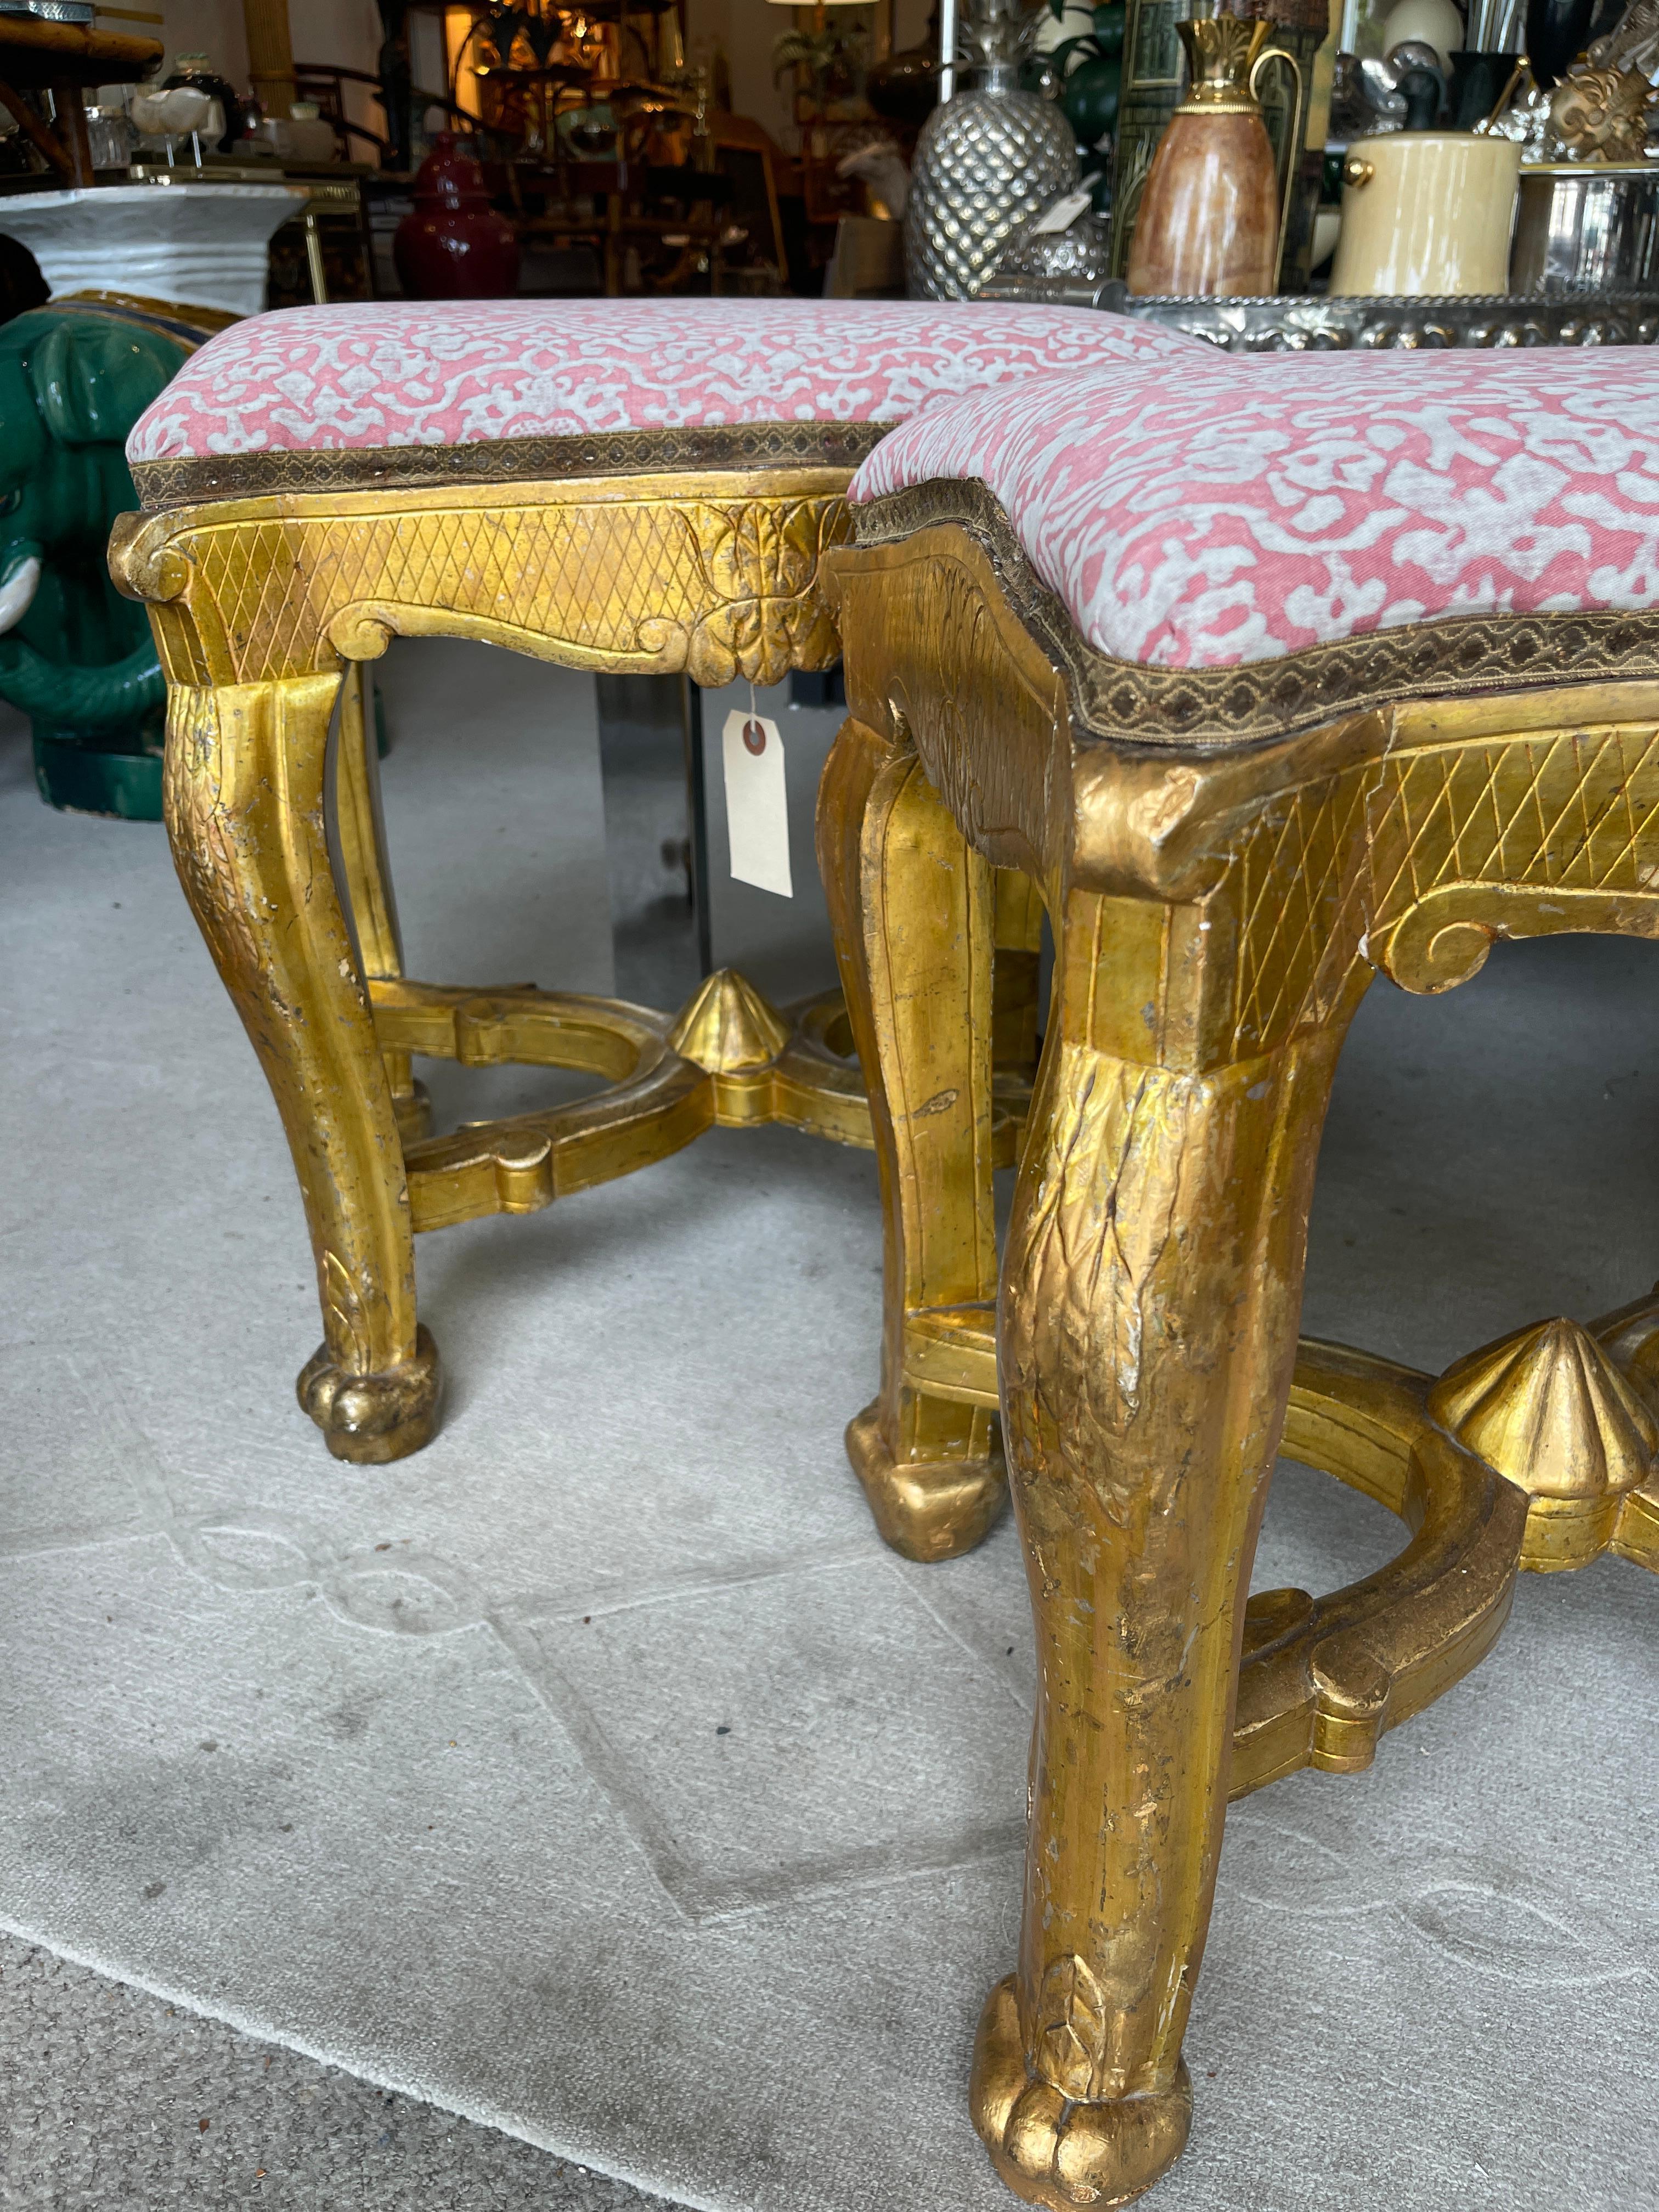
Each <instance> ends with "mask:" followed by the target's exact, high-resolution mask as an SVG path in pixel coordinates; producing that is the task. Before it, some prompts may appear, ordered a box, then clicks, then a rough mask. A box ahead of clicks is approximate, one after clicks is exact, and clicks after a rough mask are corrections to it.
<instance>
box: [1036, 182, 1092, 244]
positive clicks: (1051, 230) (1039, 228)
mask: <svg viewBox="0 0 1659 2212" xmlns="http://www.w3.org/2000/svg"><path fill="white" fill-rule="evenodd" d="M1094 196H1095V188H1094V186H1093V185H1085V186H1084V187H1083V189H1082V191H1079V192H1062V193H1061V194H1060V197H1059V198H1058V199H1057V200H1056V201H1055V202H1054V205H1053V206H1052V207H1051V208H1048V209H1047V210H1045V211H1044V212H1043V213H1042V215H1040V216H1038V217H1037V219H1036V222H1034V223H1033V224H1032V225H1031V228H1030V230H1028V231H1027V232H1026V234H1025V235H1026V236H1027V237H1028V238H1053V237H1054V236H1055V235H1056V234H1057V233H1058V232H1060V231H1062V230H1069V229H1070V228H1071V227H1072V225H1073V223H1074V222H1076V221H1077V219H1078V217H1079V216H1080V215H1081V214H1082V213H1083V210H1085V208H1086V207H1087V206H1088V204H1089V203H1090V202H1091V200H1092V199H1093V197H1094Z"/></svg>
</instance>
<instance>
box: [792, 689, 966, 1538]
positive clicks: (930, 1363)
mask: <svg viewBox="0 0 1659 2212" xmlns="http://www.w3.org/2000/svg"><path fill="white" fill-rule="evenodd" d="M818 859H819V864H820V866H821V867H822V869H823V880H824V885H825V890H826V893H827V896H828V900H829V915H830V920H831V921H832V922H833V923H834V925H835V930H836V952H837V957H838V959H839V962H840V966H841V975H842V987H843V989H844V991H845V993H846V996H847V1007H848V1015H849V1017H850V1018H851V1022H852V1027H853V1035H854V1040H855V1041H856V1042H857V1045H858V1050H859V1058H860V1062H861V1063H862V1066H863V1068H864V1074H865V1080H866V1085H868V1088H869V1092H870V1107H871V1118H872V1122H873V1124H874V1128H875V1137H876V1157H877V1161H878V1167H879V1171H880V1176H881V1192H882V1208H883V1221H884V1301H883V1329H882V1360H881V1392H880V1395H879V1396H878V1398H877V1399H876V1401H875V1402H874V1403H873V1404H872V1405H871V1406H869V1407H866V1409H865V1411H864V1412H863V1413H860V1414H859V1415H858V1416H857V1418H856V1419H854V1421H853V1422H852V1423H851V1424H850V1425H849V1426H848V1431H847V1449H848V1456H849V1457H850V1458H851V1460H852V1462H853V1466H854V1469H855V1471H856V1472H857V1474H858V1477H859V1480H860V1482H861V1483H862V1484H863V1485H864V1488H865V1492H866V1496H867V1497H868V1498H869V1500H870V1504H871V1508H872V1511H873V1512H874V1514H875V1516H876V1522H877V1525H878V1527H879V1528H880V1530H881V1533H882V1534H883V1535H884V1537H885V1538H886V1540H887V1541H888V1542H889V1543H890V1544H891V1545H892V1546H893V1547H894V1548H895V1549H896V1550H897V1551H900V1552H902V1553H905V1554H906V1556H907V1557H908V1558H910V1559H950V1558H953V1557H954V1556H955V1555H956V1554H957V1553H960V1552H965V1551H968V1550H969V1549H971V1547H973V1546H974V1545H975V1544H977V1543H978V1542H979V1541H980V1540H981V1537H983V1536H984V1534H986V1532H987V1529H988V1528H990V1527H991V1525H992V1523H993V1522H994V1520H995V1519H996V1517H997V1515H998V1514H999V1513H1000V1510H1001V1509H1002V1504H1003V1500H1004V1498H1005V1496H1006V1486H1005V1481H1004V1475H1003V1466H1002V1447H1001V1440H1000V1433H999V1428H998V1422H997V1416H996V1413H995V1408H994V1400H992V1399H990V1398H989V1396H988V1395H987V1394H986V1393H985V1392H984V1391H983V1390H982V1389H978V1388H976V1387H975V1377H974V1376H971V1375H970V1374H969V1370H968V1368H967V1366H966V1365H965V1364H964V1366H963V1376H962V1378H961V1379H960V1380H957V1379H953V1376H952V1373H951V1368H952V1352H951V1335H952V1331H953V1328H964V1327H965V1328H972V1329H974V1330H975V1332H976V1333H977V1334H978V1336H979V1337H981V1338H982V1336H983V1334H984V1333H985V1332H986V1331H987V1330H988V1328H989V1326H990V1323H991V1319H992V1312H991V1304H990V1301H991V1300H992V1298H993V1297H994V1294H995V1281H996V1233H995V1223H994V1218H993V1214H992V1195H991V1049H992V1018H991V978H992V956H991V942H992V922H993V918H994V896H993V890H992V878H991V871H990V869H989V868H988V867H987V865H986V864H985V862H984V861H983V860H981V859H980V858H979V857H978V856H977V855H976V854H970V853H969V851H968V849H967V848H966V846H965V844H964V842H963V836H962V833H961V831H960V830H959V829H957V826H956V824H955V823H954V822H953V821H952V819H951V816H950V814H949V812H948V811H946V809H945V807H944V806H943V805H941V804H940V802H939V799H938V798H937V796H936V795H935V794H934V792H933V787H932V786H931V785H930V784H929V783H928V782H927V778H926V777H925V776H924V775H923V774H922V772H921V767H920V765H919V763H917V761H916V760H915V756H914V755H912V754H908V753H900V752H898V751H897V750H895V749H894V748H892V747H890V746H889V745H888V744H886V743H885V742H884V740H883V739H882V738H879V737H878V736H877V734H876V733H875V732H873V731H872V730H870V729H868V728H866V726H864V725H863V724H862V723H860V722H857V721H848V723H846V724H845V725H844V726H843V727H842V732H841V735H840V736H839V737H838V738H837V739H836V744H835V748H834V750H833V751H832V752H831V753H830V756H829V761H828V763H826V765H825V768H824V773H823V784H822V786H821V787H820V791H819V795H818Z"/></svg>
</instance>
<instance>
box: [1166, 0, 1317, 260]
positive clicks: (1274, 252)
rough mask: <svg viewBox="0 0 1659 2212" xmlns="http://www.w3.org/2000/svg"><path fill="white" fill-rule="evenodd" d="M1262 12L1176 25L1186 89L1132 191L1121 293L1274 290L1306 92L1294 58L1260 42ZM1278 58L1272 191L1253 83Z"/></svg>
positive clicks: (1265, 24) (1269, 32) (1267, 27)
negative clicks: (1287, 154)
mask: <svg viewBox="0 0 1659 2212" xmlns="http://www.w3.org/2000/svg"><path fill="white" fill-rule="evenodd" d="M1275 28H1276V26H1275V25H1274V24H1273V23H1271V22H1269V21H1267V19H1266V18H1265V17H1262V16H1250V17H1241V16H1237V15H1212V16H1208V17H1204V18H1200V19H1199V20H1198V21H1187V22H1184V23H1177V24H1176V31H1177V32H1178V33H1180V36H1181V42H1182V46H1185V47H1186V49H1187V64H1188V82H1189V89H1188V94H1187V97H1186V99H1185V100H1182V103H1181V105H1180V106H1179V107H1177V108H1176V112H1175V113H1174V114H1173V115H1172V116H1171V117H1170V124H1169V128H1168V129H1167V130H1166V131H1164V136H1163V137H1162V138H1161V139H1159V141H1158V151H1157V153H1156V154H1155V155H1153V156H1152V167H1151V169H1150V170H1149V172H1148V173H1147V177H1146V189H1145V191H1143V192H1142V194H1141V196H1140V208H1139V214H1138V216H1137V217H1136V221H1135V234H1134V240H1133V245H1132V246H1131V247H1130V250H1129V267H1128V286H1129V289H1130V291H1131V292H1133V293H1135V294H1138V295H1141V296H1142V297H1146V296H1147V295H1158V296H1162V297H1168V296H1170V295H1176V296H1182V297H1188V298H1190V297H1205V298H1210V299H1233V300H1237V299H1256V298H1261V296H1263V295H1265V294H1267V293H1271V292H1273V291H1274V290H1276V289H1277V288H1278V283H1279V259H1280V257H1281V256H1282V254H1283V252H1284V250H1285V228H1286V225H1287V224H1288V222H1289V221H1290V212H1291V192H1292V191H1293V190H1294V188H1295V182H1296V155H1297V149H1298V148H1299V145H1300V141H1301V134H1302V131H1303V128H1304V123H1303V117H1304V106H1305V89H1304V83H1303V77H1302V71H1301V69H1300V68H1299V67H1298V65H1297V60H1296V57H1295V56H1294V55H1293V54H1290V53H1287V52H1285V49H1284V47H1282V46H1269V45H1268V43H1267V41H1268V40H1269V39H1270V38H1271V37H1272V36H1273V32H1274V30H1275ZM1270 62H1281V63H1283V64H1284V65H1285V67H1286V68H1287V69H1288V70H1290V72H1291V76H1292V77H1293V79H1294V80H1295V84H1296V103H1295V115H1294V126H1293V128H1292V131H1291V149H1290V150H1291V158H1290V159H1289V161H1287V162H1286V163H1285V176H1284V182H1283V186H1282V188H1281V185H1280V181H1279V164H1278V163H1277V162H1276V161H1275V160H1274V158H1273V143H1272V141H1271V140H1270V139H1269V137H1268V136H1267V123H1266V121H1265V120H1264V119H1263V117H1262V113H1261V102H1260V101H1259V100H1257V98H1256V96H1255V87H1256V80H1257V78H1258V77H1259V76H1260V75H1261V71H1262V70H1264V69H1266V68H1267V64H1269V63H1270Z"/></svg>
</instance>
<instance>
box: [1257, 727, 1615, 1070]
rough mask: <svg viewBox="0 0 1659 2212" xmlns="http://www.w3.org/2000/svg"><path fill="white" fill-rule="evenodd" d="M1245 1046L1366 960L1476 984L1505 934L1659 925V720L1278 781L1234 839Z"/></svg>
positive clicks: (1332, 997) (1507, 739)
mask: <svg viewBox="0 0 1659 2212" xmlns="http://www.w3.org/2000/svg"><path fill="white" fill-rule="evenodd" d="M1231 897H1232V899H1233V900H1234V901H1236V910H1237V959H1236V970H1235V976H1236V981H1235V990H1236V1001H1235V1003H1236V1009H1237V1012H1236V1020H1235V1038H1236V1047H1237V1050H1238V1051H1239V1052H1241V1053H1249V1052H1251V1051H1260V1050H1263V1049H1266V1048H1268V1047H1270V1046H1271V1045H1272V1044H1273V1043H1276V1042H1279V1041H1281V1040H1282V1039H1283V1038H1284V1037H1285V1036H1288V1035H1290V1034H1291V1032H1292V1031H1293V1030H1296V1029H1297V1028H1300V1027H1304V1026H1310V1025H1316V1024H1320V1023H1322V1022H1323V1021H1324V1020H1326V1019H1328V1018H1329V1016H1330V1014H1331V1012H1332V1009H1333V1007H1334V1004H1335V1002H1336V1000H1337V998H1338V996H1339V994H1340V993H1341V992H1342V990H1343V989H1344V987H1345V985H1346V981H1347V980H1348V978H1349V975H1350V973H1351V971H1352V968H1353V966H1354V963H1356V962H1357V961H1361V960H1369V961H1370V963H1371V964H1372V965H1373V966H1376V967H1378V968H1380V969H1383V972H1384V973H1385V974H1386V975H1389V976H1390V977H1391V978H1392V979H1393V980H1394V981H1396V982H1398V983H1401V984H1402V985H1404V986H1405V987H1407V989H1410V990H1418V991H1438V990H1444V989H1447V988H1449V987H1450V986H1451V985H1453V984H1455V983H1460V982H1462V981H1466V980H1467V979H1468V977H1469V976H1470V975H1473V974H1474V972H1475V971H1476V969H1478V968H1479V967H1480V964H1481V963H1482V961H1484V959H1485V958H1486V953H1487V951H1489V950H1490V948H1491V945H1492V942H1493V940H1494V939H1496V938H1498V937H1504V936H1536V935H1543V934H1548V933H1553V932H1555V931H1559V930H1568V929H1597V930H1611V931H1616V932H1621V933H1633V934H1637V935H1643V936H1646V935H1655V934H1659V727H1656V726H1655V725H1654V724H1652V723H1650V722H1644V723H1640V724H1630V723H1608V724H1596V725H1591V726H1583V727H1579V728H1577V729H1571V728H1569V729H1560V730H1540V731H1526V732H1517V733H1516V734H1513V735H1508V736H1501V737H1496V738H1494V737H1491V736H1485V737H1481V736H1475V737H1465V736H1459V735H1455V734H1451V735H1447V736H1443V737H1441V738H1437V739H1435V740H1434V741H1431V742H1425V743H1423V744H1409V743H1407V744H1402V745H1399V746H1397V747H1395V748H1393V749H1391V750H1388V751H1386V752H1385V753H1383V755H1382V756H1381V757H1377V758H1376V759H1373V760H1369V761H1364V762H1361V763H1356V764H1353V765H1351V766H1349V767H1346V768H1345V769H1341V770H1340V771H1338V772H1337V773H1335V774H1334V775H1325V776H1320V777H1315V778H1312V779H1310V780H1309V781H1306V782H1304V783H1301V784H1298V785H1297V786H1295V787H1292V788H1291V789H1290V790H1287V791H1285V792H1282V793H1277V794H1275V795H1274V796H1273V798H1272V799H1269V800H1268V801H1267V803H1266V804H1264V805H1263V806H1262V807H1261V811H1259V813H1257V814H1256V815H1255V817H1254V819H1253V820H1252V821H1251V823H1250V824H1249V829H1247V830H1246V831H1245V833H1244V834H1243V837H1242V839H1241V840H1240V842H1239V843H1238V845H1237V848H1236V852H1235V857H1234V861H1233V867H1232V871H1231Z"/></svg>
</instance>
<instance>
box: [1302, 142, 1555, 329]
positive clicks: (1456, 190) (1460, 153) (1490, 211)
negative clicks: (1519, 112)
mask: <svg viewBox="0 0 1659 2212" xmlns="http://www.w3.org/2000/svg"><path fill="white" fill-rule="evenodd" d="M1520 174H1521V149H1520V147H1519V146H1518V145H1517V144H1516V143H1515V141H1514V140H1513V139H1512V138H1477V137H1474V134H1473V133H1472V132H1469V131H1389V132H1387V133H1385V134H1383V135H1382V136H1380V137H1375V138H1356V139H1355V140H1354V141H1353V143H1352V144H1351V145H1350V147H1349V149H1348V158H1347V161H1346V165H1345V167H1344V169H1343V179H1344V181H1343V191H1342V234H1341V236H1340V238H1339V239H1338V240H1337V244H1336V258H1335V259H1334V261H1333V263H1332V264H1331V290H1332V291H1333V292H1334V293H1336V292H1340V293H1346V294H1350V295H1352V294H1355V293H1359V294H1364V295H1370V296H1373V297H1382V298H1391V299H1400V298H1405V299H1445V298H1448V297H1454V296H1455V295H1460V294H1461V295H1466V296H1467V295H1470V294H1474V293H1495V292H1507V291H1508V289H1509V281H1510V232H1511V230H1512V229H1513V228H1514V227H1515V195H1516V183H1517V180H1518V179H1519V177H1520Z"/></svg>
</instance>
